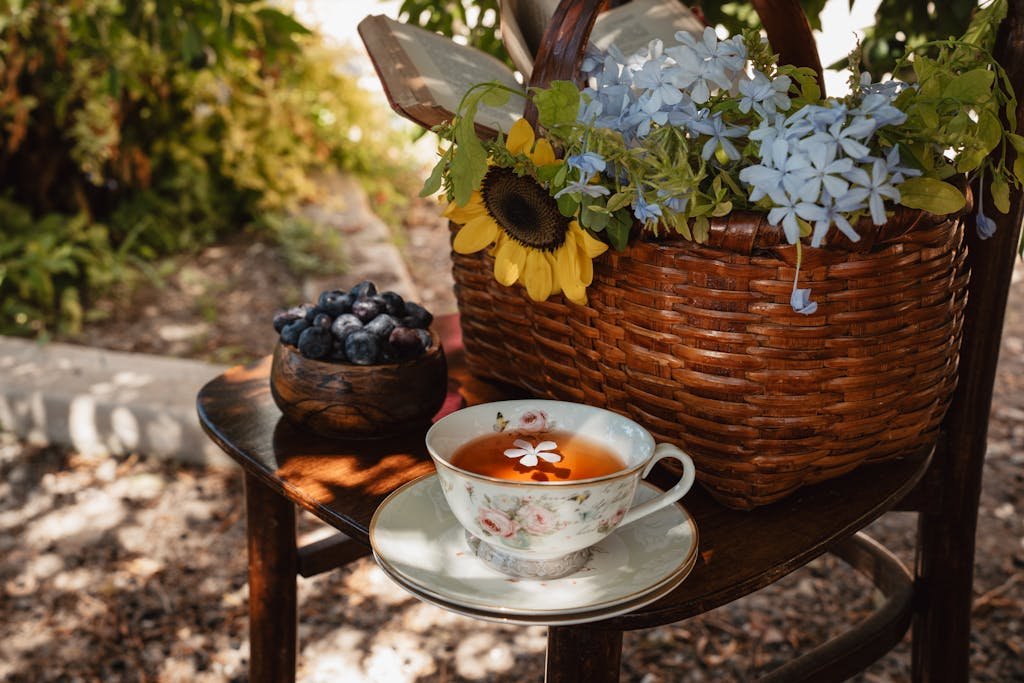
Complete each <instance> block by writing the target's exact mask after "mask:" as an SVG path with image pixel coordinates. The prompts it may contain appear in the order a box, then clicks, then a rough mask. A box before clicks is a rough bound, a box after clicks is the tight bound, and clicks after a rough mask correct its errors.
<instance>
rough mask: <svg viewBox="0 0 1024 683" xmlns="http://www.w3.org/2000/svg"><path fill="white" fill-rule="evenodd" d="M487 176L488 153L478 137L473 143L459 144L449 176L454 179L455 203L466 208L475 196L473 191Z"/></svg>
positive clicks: (474, 137)
mask: <svg viewBox="0 0 1024 683" xmlns="http://www.w3.org/2000/svg"><path fill="white" fill-rule="evenodd" d="M474 143H475V144H474ZM486 174H487V152H486V150H484V146H483V145H481V144H480V141H479V140H477V139H476V136H475V135H474V136H473V143H469V144H464V143H462V142H460V143H458V147H457V148H456V149H455V152H454V153H453V154H452V163H451V169H450V171H449V176H450V177H451V179H452V192H453V197H452V198H453V199H454V200H455V203H456V204H458V205H459V206H465V205H466V203H467V202H468V201H469V198H470V197H471V196H472V195H473V190H475V189H476V188H478V187H480V182H481V181H482V180H483V179H484V176H485V175H486Z"/></svg>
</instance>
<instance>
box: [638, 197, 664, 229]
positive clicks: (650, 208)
mask: <svg viewBox="0 0 1024 683" xmlns="http://www.w3.org/2000/svg"><path fill="white" fill-rule="evenodd" d="M633 216H634V217H635V218H636V219H637V220H638V221H643V222H645V223H646V222H647V221H651V220H654V219H655V218H661V207H660V206H658V205H657V204H648V203H647V200H646V199H644V193H643V192H641V191H640V190H637V192H636V201H635V202H633Z"/></svg>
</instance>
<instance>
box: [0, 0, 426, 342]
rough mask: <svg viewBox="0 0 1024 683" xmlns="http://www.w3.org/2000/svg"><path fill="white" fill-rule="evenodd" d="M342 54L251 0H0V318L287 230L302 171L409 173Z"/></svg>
mask: <svg viewBox="0 0 1024 683" xmlns="http://www.w3.org/2000/svg"><path fill="white" fill-rule="evenodd" d="M341 63H343V55H339V54H337V53H336V52H335V51H332V50H329V49H328V48H327V47H325V45H324V43H323V42H322V40H321V39H320V37H319V36H317V35H314V34H313V33H311V32H310V31H309V30H308V29H307V28H306V27H304V26H303V25H302V24H300V23H299V22H298V21H297V20H296V19H295V18H294V17H293V16H291V15H290V14H289V13H287V12H285V11H282V10H281V9H279V8H278V7H277V6H275V5H273V4H271V3H269V2H264V1H261V0H0V236H2V237H0V332H11V331H15V332H23V333H24V332H36V333H40V332H42V331H44V330H47V329H53V328H54V327H59V328H64V329H74V328H75V327H76V326H77V325H79V324H80V322H81V320H82V318H83V316H84V315H85V311H86V310H87V308H88V301H89V297H90V296H91V295H92V294H93V293H95V292H97V291H101V290H102V289H103V288H104V287H106V286H107V285H110V284H112V283H114V282H117V281H119V280H122V279H123V278H124V277H125V276H126V275H127V274H128V273H131V272H136V271H137V268H138V267H139V266H145V264H147V263H148V262H151V261H152V260H154V259H157V258H159V257H160V256H162V255H166V254H171V253H176V252H180V251H183V250H190V249H194V248H196V247H198V246H201V245H203V244H206V243H208V242H210V241H211V240H214V239H216V238H218V237H221V236H224V235H225V234H228V233H231V232H237V231H240V230H244V229H256V230H262V231H263V233H264V234H267V235H269V236H271V237H274V236H275V235H276V234H278V233H288V234H291V233H293V232H294V227H295V226H294V223H293V222H291V221H288V220H285V219H283V218H282V217H283V216H286V215H287V214H288V212H289V210H290V209H292V208H294V207H295V206H296V205H297V204H299V203H301V202H303V201H306V200H309V199H313V198H315V194H316V191H317V185H316V184H315V183H314V181H313V174H315V173H316V172H318V171H319V170H322V169H328V168H339V167H340V168H343V169H347V170H350V171H354V172H356V173H364V174H374V175H377V176H378V177H380V176H387V177H402V175H403V173H404V175H405V176H408V178H409V182H410V187H411V186H412V183H413V182H414V180H413V178H412V174H411V173H410V172H408V171H407V169H406V168H405V166H404V165H403V162H402V161H401V160H400V159H399V158H398V156H397V154H398V151H399V150H400V149H401V147H402V144H403V143H398V142H396V139H397V138H398V134H397V133H393V132H392V130H393V129H392V127H391V126H390V122H391V121H392V118H391V116H390V112H388V111H387V110H386V109H383V108H380V107H378V106H377V105H376V104H373V103H371V101H370V99H369V98H368V96H367V95H366V93H364V92H362V91H360V90H359V89H358V88H357V87H356V83H355V80H354V78H353V77H352V76H349V75H346V74H344V73H341V72H340V71H339V70H338V65H339V64H341Z"/></svg>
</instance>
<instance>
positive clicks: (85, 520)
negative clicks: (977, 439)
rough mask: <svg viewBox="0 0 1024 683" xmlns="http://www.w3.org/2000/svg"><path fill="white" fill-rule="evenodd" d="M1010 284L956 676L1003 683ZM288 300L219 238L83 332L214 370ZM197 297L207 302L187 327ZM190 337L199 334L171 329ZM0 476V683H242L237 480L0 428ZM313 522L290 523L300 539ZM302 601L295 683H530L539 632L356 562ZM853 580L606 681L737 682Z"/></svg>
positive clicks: (1017, 330) (802, 642) (1019, 402)
mask: <svg viewBox="0 0 1024 683" xmlns="http://www.w3.org/2000/svg"><path fill="white" fill-rule="evenodd" d="M409 216H410V218H409V220H408V223H407V226H406V238H405V240H404V244H405V249H406V254H407V260H408V261H409V262H410V266H411V270H412V272H413V276H414V279H415V280H416V281H417V285H418V286H419V287H420V288H421V299H423V300H424V301H425V302H427V303H428V306H432V307H433V309H434V310H435V311H441V312H443V311H445V310H447V309H446V308H445V307H446V306H451V305H452V302H451V299H450V275H449V274H448V255H447V244H448V234H447V230H446V229H445V226H444V225H443V223H442V222H441V221H440V220H439V219H438V217H437V210H436V207H434V206H432V205H430V204H427V203H418V204H417V205H416V206H415V210H414V211H411V212H410V214H409ZM1018 276H1019V277H1018V279H1017V281H1016V282H1015V284H1014V292H1013V294H1012V297H1011V303H1010V308H1009V313H1008V320H1007V328H1006V331H1005V333H1004V338H1003V351H1002V357H1001V360H1000V374H999V378H998V381H997V384H996V399H995V403H994V411H993V417H992V421H991V423H990V430H989V457H988V461H987V463H986V472H985V486H984V490H983V493H982V504H981V515H980V521H979V531H978V551H977V574H976V580H975V598H976V600H975V610H974V635H973V658H972V669H973V680H975V681H992V682H996V681H998V682H1000V683H1002V682H1006V681H1024V654H1022V651H1024V522H1022V518H1021V515H1020V510H1021V509H1022V508H1024V486H1022V484H1024V477H1022V472H1024V467H1022V466H1024V391H1022V389H1024V386H1022V385H1024V277H1020V276H1024V272H1018ZM289 287H292V288H296V289H294V290H292V291H298V289H297V287H298V283H297V281H296V280H295V278H292V277H291V276H290V275H289V274H288V273H287V269H286V268H284V266H283V265H281V261H280V259H279V258H278V257H277V256H275V254H274V253H273V250H272V249H270V248H269V247H266V246H263V245H252V244H234V245H224V246H220V247H216V248H214V249H213V251H212V252H211V251H209V250H208V251H207V252H205V253H204V254H203V255H200V257H199V258H197V259H194V260H192V261H190V262H189V264H188V268H187V269H184V270H183V271H182V272H180V273H179V274H178V275H177V276H176V277H175V278H172V280H171V282H170V284H169V285H167V286H166V287H165V288H164V289H162V290H159V291H156V292H153V291H150V292H142V293H139V294H137V295H136V297H135V298H134V299H133V300H132V301H133V303H132V304H130V305H127V306H122V307H120V308H119V310H118V312H117V314H116V315H117V316H118V319H121V320H124V321H129V322H130V323H131V324H132V325H135V326H136V327H133V328H131V331H130V333H129V334H125V333H124V330H120V333H118V334H113V333H112V332H111V329H110V328H111V327H113V326H111V325H110V324H109V322H108V323H105V324H103V325H99V326H96V327H93V328H90V329H89V330H87V331H86V333H85V335H84V336H83V337H82V339H84V340H87V341H88V342H89V343H93V344H97V345H105V346H111V347H118V344H124V343H126V342H125V341H124V340H125V339H126V338H128V339H130V338H135V339H138V340H139V341H138V342H136V344H135V345H130V347H131V348H134V349H135V350H147V351H153V352H160V353H171V354H177V355H191V356H203V357H211V356H210V355H211V354H216V353H217V350H218V349H223V348H224V347H225V346H236V347H238V349H237V350H234V351H232V357H237V358H247V357H252V356H258V355H261V354H262V353H266V352H267V350H269V347H270V345H272V343H273V339H272V333H270V334H264V333H263V332H262V331H260V332H257V331H256V330H263V328H261V327H257V326H258V325H263V324H264V320H265V319H267V317H268V315H269V312H271V311H272V310H273V309H274V308H275V307H276V306H277V305H278V303H277V302H276V301H275V300H274V299H275V297H274V295H273V293H274V292H275V291H276V292H281V291H283V290H284V289H285V288H289ZM244 292H248V294H247V295H246V294H245V293H244ZM197 300H201V301H206V302H208V303H207V304H206V306H207V309H206V310H208V313H207V314H206V316H205V317H204V315H203V314H202V311H201V310H200V311H197V304H196V302H197ZM199 324H202V327H201V329H202V334H201V335H193V336H192V337H189V336H188V335H187V334H184V333H182V332H181V330H180V328H181V327H184V328H185V329H186V330H188V329H193V328H190V327H189V326H190V325H199ZM168 329H169V330H171V332H167V330H168ZM268 329H269V328H268ZM160 330H164V334H161V333H160ZM174 330H178V333H177V334H174ZM196 339H199V341H196ZM176 344H177V346H175V345H176ZM140 346H141V348H140ZM120 348H124V347H123V346H122V347H120ZM221 353H223V352H221ZM214 357H216V356H214ZM220 359H221V360H223V358H220ZM0 474H2V475H3V476H2V477H0V482H2V483H0V589H2V590H0V612H2V613H3V614H4V619H3V621H2V622H0V680H9V681H26V682H29V681H31V682H36V681H122V680H123V681H244V680H245V671H246V663H247V652H248V645H247V624H246V584H245V553H244V548H245V537H244V527H245V520H244V514H243V508H242V490H241V483H240V477H239V475H238V473H237V472H236V471H230V470H229V471H220V470H212V469H202V468H196V467H188V466H182V465H178V464H170V463H166V462H162V461H158V460H155V459H151V458H146V457H142V456H131V457H128V458H86V457H84V456H81V455H79V454H76V453H73V452H68V451H66V450H63V449H59V448H41V447H36V446H32V445H29V444H25V443H23V442H19V441H17V440H15V439H13V437H10V436H4V435H0ZM698 523H699V520H698ZM914 524H915V516H914V515H912V514H906V513H901V514H892V515H889V516H887V517H885V518H884V519H883V520H881V521H880V522H878V523H876V524H875V525H874V528H873V529H872V533H873V535H875V536H876V537H877V538H879V539H880V540H882V541H883V542H884V543H886V545H889V546H890V547H891V548H893V549H895V550H897V551H898V552H899V553H900V554H901V555H902V556H903V557H904V559H906V560H907V561H910V560H912V556H913V548H912V539H913V531H914ZM324 531H325V530H324V529H323V527H322V525H320V524H319V523H318V522H317V521H316V520H315V519H312V518H310V517H308V516H303V517H302V518H301V522H300V532H301V534H302V535H303V536H304V537H305V539H306V540H315V539H316V538H318V537H319V536H320V535H322V534H323V533H324ZM299 589H300V614H301V626H300V630H299V636H300V643H301V652H300V672H299V674H300V680H302V681H305V682H307V683H309V682H313V681H317V682H321V681H322V682H325V683H326V682H328V681H330V682H332V683H333V682H337V681H345V682H346V683H358V682H361V681H374V682H385V683H392V682H396V683H399V682H404V681H418V682H419V681H422V682H441V681H516V682H518V681H536V680H540V678H541V675H542V669H543V659H544V643H545V640H544V629H543V628H541V627H529V628H525V627H508V626H500V625H495V624H487V623H483V622H478V621H475V620H471V619H467V618H464V617H460V616H457V615H454V614H451V613H448V612H445V611H443V610H441V609H438V608H435V607H432V606H429V605H425V604H422V603H420V602H418V601H417V600H415V599H414V598H412V597H410V596H409V595H408V594H406V593H405V592H403V591H402V590H401V589H399V588H398V587H396V586H395V585H394V584H392V583H391V582H390V581H389V580H388V579H387V578H386V577H385V576H384V575H383V574H382V573H381V572H380V571H379V570H378V569H377V568H376V566H375V565H374V564H373V562H372V561H371V560H368V559H364V560H360V561H358V562H355V563H353V564H352V565H350V566H349V567H347V568H344V569H342V570H338V571H334V572H330V573H328V574H324V575H321V576H319V577H315V578H313V579H309V580H306V579H300V582H299ZM863 589H864V582H863V581H861V580H860V579H859V577H857V576H856V575H855V574H853V573H852V572H851V571H849V570H847V569H846V568H845V567H844V566H843V565H841V564H840V563H837V562H835V561H833V560H831V559H829V558H824V559H822V560H818V561H815V562H813V563H811V564H810V565H808V566H807V567H806V568H804V569H802V570H800V571H797V572H795V573H794V574H792V575H790V576H789V577H787V578H786V579H784V580H783V581H780V582H779V583H777V584H776V585H774V586H772V587H771V588H769V589H766V590H764V591H762V592H760V593H758V594H756V595H753V596H750V597H748V598H745V599H743V600H739V601H737V602H735V603H733V604H730V605H727V606H725V607H722V608H720V609H717V610H714V611H713V612H710V613H709V614H706V615H704V616H702V617H700V618H697V619H693V620H690V621H687V622H684V623H681V624H678V625H674V626H670V627H664V628H659V629H651V630H645V631H638V632H633V633H629V634H627V636H626V641H625V656H624V661H623V680H624V681H631V682H633V681H635V682H639V683H659V682H663V681H664V682H668V681H671V682H686V681H742V680H748V679H751V678H753V677H754V676H756V674H757V673H758V672H760V671H765V670H768V669H770V668H772V667H773V666H776V665H778V664H779V663H781V662H782V661H785V660H786V659H787V658H789V657H790V656H791V655H792V654H793V653H794V652H799V651H801V650H805V649H807V648H808V647H809V646H811V645H813V644H815V643H817V642H820V641H821V640H823V639H824V638H827V637H828V636H829V635H831V634H833V633H834V632H837V631H838V630H841V628H842V627H843V625H844V624H846V623H849V622H850V621H853V620H855V619H858V618H861V617H863V616H864V614H866V613H867V611H868V610H870V609H871V607H872V604H873V603H872V598H871V596H870V595H865V592H864V590H863ZM908 670H909V647H908V646H907V644H906V643H904V644H903V645H902V646H901V647H900V648H898V649H897V650H896V651H895V652H893V653H890V654H889V655H887V656H886V657H885V658H883V659H882V660H880V661H879V662H878V663H876V664H875V665H874V666H873V667H872V668H871V669H870V670H869V671H868V672H867V673H865V674H863V675H862V676H860V677H858V678H857V679H855V680H857V681H865V682H871V683H876V682H887V681H906V680H909V678H908V676H907V671H908Z"/></svg>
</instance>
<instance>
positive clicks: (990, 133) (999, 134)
mask: <svg viewBox="0 0 1024 683" xmlns="http://www.w3.org/2000/svg"><path fill="white" fill-rule="evenodd" d="M978 138H979V139H980V140H981V143H982V145H983V146H984V150H985V154H988V153H989V152H991V151H992V150H994V149H995V148H996V145H998V144H999V141H1000V140H1002V139H1003V127H1002V125H1000V123H999V119H998V118H996V116H995V114H993V113H992V112H991V111H989V110H988V109H985V110H983V111H982V112H981V115H980V116H979V117H978ZM1011 144H1012V143H1011Z"/></svg>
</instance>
